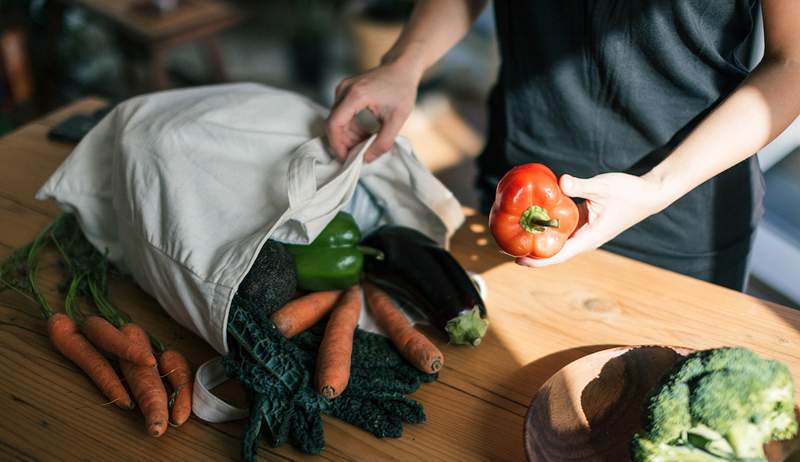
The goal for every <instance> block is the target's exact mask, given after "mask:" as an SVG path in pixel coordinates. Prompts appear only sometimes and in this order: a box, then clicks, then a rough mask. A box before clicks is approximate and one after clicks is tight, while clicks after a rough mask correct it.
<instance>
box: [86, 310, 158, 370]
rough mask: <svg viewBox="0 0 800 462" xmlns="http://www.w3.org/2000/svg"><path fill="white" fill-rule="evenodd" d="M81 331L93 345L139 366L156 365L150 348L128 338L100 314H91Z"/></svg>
mask: <svg viewBox="0 0 800 462" xmlns="http://www.w3.org/2000/svg"><path fill="white" fill-rule="evenodd" d="M81 331H82V332H83V335H85V336H86V338H88V339H89V341H90V342H92V345H94V346H96V347H99V348H100V349H101V350H105V351H106V352H108V353H110V354H112V355H114V356H116V357H117V358H119V359H124V360H125V361H128V362H130V363H133V364H136V365H137V366H149V367H153V366H155V365H156V358H154V357H153V354H152V353H151V352H150V348H144V347H142V346H141V345H137V344H135V343H134V342H131V341H130V340H128V338H127V337H125V335H123V334H122V332H120V331H119V330H117V328H116V327H114V326H113V325H112V324H111V323H110V322H108V321H106V320H105V319H103V318H101V317H100V316H89V317H87V318H86V319H84V320H83V322H82V323H81Z"/></svg>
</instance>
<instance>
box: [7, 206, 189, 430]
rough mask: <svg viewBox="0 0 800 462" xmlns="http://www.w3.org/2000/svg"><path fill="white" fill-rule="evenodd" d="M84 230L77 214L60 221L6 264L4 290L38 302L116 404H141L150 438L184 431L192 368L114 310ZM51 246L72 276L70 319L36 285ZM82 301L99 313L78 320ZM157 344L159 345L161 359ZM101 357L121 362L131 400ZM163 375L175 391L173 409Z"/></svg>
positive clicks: (64, 349)
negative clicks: (44, 254)
mask: <svg viewBox="0 0 800 462" xmlns="http://www.w3.org/2000/svg"><path fill="white" fill-rule="evenodd" d="M79 233H80V230H79V229H78V227H77V223H75V221H74V219H72V218H71V217H69V216H67V215H62V216H61V217H59V218H58V219H56V221H54V222H53V223H52V224H51V225H50V226H48V227H47V228H45V230H44V231H42V232H41V233H40V234H39V235H38V236H37V237H36V238H35V239H34V241H33V242H31V243H30V244H28V245H27V246H25V247H23V248H22V249H20V250H18V251H17V252H15V253H14V254H13V255H12V256H11V257H10V258H9V259H8V260H6V261H5V262H3V263H2V265H0V286H2V287H4V288H9V289H12V290H14V291H16V292H18V293H20V294H21V295H23V296H25V297H27V298H29V299H31V300H33V301H34V302H35V303H36V304H37V305H39V307H40V308H41V310H42V313H43V315H44V317H45V319H47V332H48V336H49V338H50V342H51V343H52V344H53V346H54V347H55V349H56V350H58V351H59V352H60V353H61V354H62V355H64V356H65V357H66V358H67V359H69V360H70V361H72V362H73V363H75V365H77V366H78V367H79V368H80V369H81V370H83V371H84V373H86V375H87V376H88V377H89V378H90V379H91V380H92V381H93V382H94V383H95V385H96V386H97V388H98V389H99V390H100V391H101V392H102V393H103V395H104V396H105V397H106V398H108V400H109V402H110V403H113V404H114V405H116V406H118V407H120V408H123V409H127V410H130V409H133V407H134V400H135V402H136V404H138V406H139V409H140V410H141V412H142V414H143V415H144V418H145V425H146V428H147V432H148V434H150V435H152V436H156V437H157V436H161V435H163V434H164V432H165V431H166V430H167V425H168V424H169V423H171V424H172V425H175V426H180V425H182V424H183V423H185V422H186V421H187V420H188V418H189V415H190V413H191V408H192V404H191V400H192V385H193V383H194V379H193V376H192V371H191V368H190V366H189V363H188V361H187V360H186V358H185V357H184V356H183V355H182V354H180V353H179V352H177V351H175V350H168V349H164V347H163V346H162V345H161V343H160V342H158V341H157V340H156V339H154V338H152V337H150V336H148V334H147V333H146V332H145V330H144V329H143V328H142V327H141V326H139V325H137V324H134V323H132V322H130V320H129V319H127V317H125V316H123V315H122V314H121V313H120V312H119V311H117V310H116V308H114V306H113V305H112V304H111V303H110V301H109V300H108V298H107V295H106V294H107V291H108V288H107V272H108V268H107V262H106V259H105V257H104V256H103V255H101V254H99V253H98V252H97V251H96V250H95V249H94V248H93V247H91V245H90V244H89V243H88V242H87V241H86V240H85V239H84V238H83V237H82V235H80V234H79ZM47 244H53V246H54V247H55V248H56V249H57V250H58V252H59V255H60V257H61V260H62V262H63V263H64V265H65V266H66V268H67V271H68V273H69V274H70V280H69V284H68V285H67V286H66V295H65V297H64V308H65V312H66V314H65V313H57V312H55V310H53V308H52V307H51V306H50V304H49V303H48V301H47V300H46V299H45V297H44V296H43V295H42V293H41V291H40V289H39V286H38V283H37V273H38V269H39V256H40V254H41V251H42V250H43V248H44V247H45V246H46V245H47ZM81 296H83V297H85V298H88V299H90V300H91V301H92V302H93V303H94V305H95V307H96V308H97V311H98V312H99V313H100V314H99V315H89V316H80V315H79V311H80V310H79V308H78V298H79V297H81ZM151 344H152V345H154V346H156V352H157V353H159V354H158V360H156V356H155V355H154V352H153V349H152V348H151ZM101 352H102V353H101ZM103 353H105V354H106V355H108V356H111V357H113V358H116V359H117V361H118V362H119V369H120V370H121V372H122V376H123V378H124V382H126V383H127V385H128V389H130V392H131V394H132V395H133V400H131V396H130V395H129V394H128V390H127V389H126V388H125V386H124V385H123V380H122V379H120V376H119V375H118V374H117V372H116V370H115V369H114V367H113V366H112V364H111V362H110V361H109V360H108V358H107V356H106V355H104V354H103ZM159 372H160V373H159ZM162 375H163V376H164V377H166V379H167V380H168V382H169V384H170V386H171V387H172V389H173V390H174V392H173V395H172V406H171V410H170V409H169V401H170V400H169V399H168V396H167V391H166V388H165V386H164V383H163V382H162V380H161V378H162Z"/></svg>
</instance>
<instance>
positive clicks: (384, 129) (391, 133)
mask: <svg viewBox="0 0 800 462" xmlns="http://www.w3.org/2000/svg"><path fill="white" fill-rule="evenodd" d="M404 120H405V118H404V117H400V116H399V115H397V114H392V115H391V116H390V117H389V118H388V119H386V120H383V121H382V123H381V129H380V131H379V132H378V136H377V137H376V138H375V141H373V142H372V144H371V145H370V147H369V149H368V150H367V152H366V154H365V155H364V160H365V161H366V162H372V161H373V160H375V159H377V158H378V156H380V155H381V154H383V153H385V152H387V151H388V150H389V149H391V148H392V145H393V144H394V140H395V138H397V134H398V133H399V132H400V128H402V127H403V121H404Z"/></svg>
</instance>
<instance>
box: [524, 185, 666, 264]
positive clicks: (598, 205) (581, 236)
mask: <svg viewBox="0 0 800 462" xmlns="http://www.w3.org/2000/svg"><path fill="white" fill-rule="evenodd" d="M559 185H560V186H561V190H562V191H563V192H564V194H566V195H568V196H570V197H579V198H583V199H586V200H585V201H584V202H583V203H581V204H578V210H579V211H580V214H581V219H580V221H579V223H578V229H577V230H576V231H575V233H573V235H572V236H571V237H570V238H569V239H567V241H566V243H565V244H564V247H563V248H562V249H561V250H560V251H559V252H558V253H557V254H555V255H553V256H552V257H550V258H528V257H521V258H517V260H516V261H517V263H518V264H520V265H524V266H530V267H534V268H538V267H542V266H547V265H553V264H556V263H561V262H564V261H566V260H569V259H570V258H572V257H574V256H576V255H578V254H581V253H583V252H587V251H589V250H594V249H596V248H598V247H600V246H601V245H603V244H605V243H606V242H608V241H610V240H611V239H613V238H615V237H616V236H617V235H618V234H620V233H621V232H623V231H625V230H626V229H628V228H630V227H631V226H633V225H635V224H636V223H639V222H640V221H642V220H644V219H645V218H647V217H649V216H650V215H652V214H654V213H658V212H660V211H661V210H663V209H664V208H665V207H666V206H667V205H669V201H668V200H667V199H666V198H665V194H664V193H663V192H662V188H661V187H660V184H659V183H658V182H656V181H654V180H651V179H649V178H647V175H645V176H643V177H638V176H634V175H629V174H626V173H603V174H601V175H597V176H595V177H593V178H589V179H580V178H575V177H573V176H570V175H562V176H561V179H560V181H559Z"/></svg>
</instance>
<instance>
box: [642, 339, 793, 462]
mask: <svg viewBox="0 0 800 462" xmlns="http://www.w3.org/2000/svg"><path fill="white" fill-rule="evenodd" d="M794 408H795V405H794V384H793V381H792V375H791V373H790V372H789V369H788V368H787V367H786V365H784V364H783V363H780V362H778V361H770V360H766V359H763V358H761V357H759V356H758V355H757V354H755V353H753V352H752V351H750V350H748V349H746V348H717V349H712V350H706V351H700V352H697V353H693V354H691V355H689V356H687V357H686V358H685V359H684V360H682V361H681V362H680V363H679V364H678V365H676V367H675V368H674V369H673V370H672V372H670V373H669V374H668V375H667V377H666V378H665V379H664V380H663V381H662V383H661V385H660V386H659V387H657V388H656V390H655V392H654V393H653V394H652V395H651V396H650V398H649V401H648V402H647V405H646V407H645V415H644V428H643V431H642V432H641V433H639V434H637V435H635V436H634V438H633V441H632V442H631V455H632V458H633V460H634V461H635V462H723V461H742V462H744V461H747V462H756V461H766V457H765V455H764V444H765V443H767V442H769V441H772V440H784V439H790V438H792V437H793V436H794V435H795V434H796V433H797V421H796V419H795V411H794Z"/></svg>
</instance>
